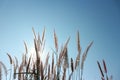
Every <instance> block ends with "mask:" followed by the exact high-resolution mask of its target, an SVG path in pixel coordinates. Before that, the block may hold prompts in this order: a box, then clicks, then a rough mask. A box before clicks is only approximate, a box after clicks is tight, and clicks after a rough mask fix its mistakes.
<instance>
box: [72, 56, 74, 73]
mask: <svg viewBox="0 0 120 80" xmlns="http://www.w3.org/2000/svg"><path fill="white" fill-rule="evenodd" d="M71 71H72V72H73V71H74V63H73V59H72V58H71Z"/></svg>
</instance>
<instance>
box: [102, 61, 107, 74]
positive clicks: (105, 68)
mask: <svg viewBox="0 0 120 80" xmlns="http://www.w3.org/2000/svg"><path fill="white" fill-rule="evenodd" d="M103 66H104V71H105V73H107V67H106V63H105V61H104V60H103Z"/></svg>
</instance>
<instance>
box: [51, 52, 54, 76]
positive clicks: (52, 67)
mask: <svg viewBox="0 0 120 80" xmlns="http://www.w3.org/2000/svg"><path fill="white" fill-rule="evenodd" d="M53 68H54V54H52V70H51V71H52V74H53Z"/></svg>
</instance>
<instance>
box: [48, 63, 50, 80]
mask: <svg viewBox="0 0 120 80" xmlns="http://www.w3.org/2000/svg"><path fill="white" fill-rule="evenodd" d="M48 80H50V65H49V66H48Z"/></svg>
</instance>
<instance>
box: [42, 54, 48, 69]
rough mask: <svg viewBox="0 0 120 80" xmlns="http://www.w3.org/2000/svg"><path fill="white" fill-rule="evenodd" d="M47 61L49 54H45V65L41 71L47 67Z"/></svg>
mask: <svg viewBox="0 0 120 80" xmlns="http://www.w3.org/2000/svg"><path fill="white" fill-rule="evenodd" d="M48 60H49V52H48V54H47V57H46V60H45V65H44V69H43V70H45V68H46V67H47V65H48Z"/></svg>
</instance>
